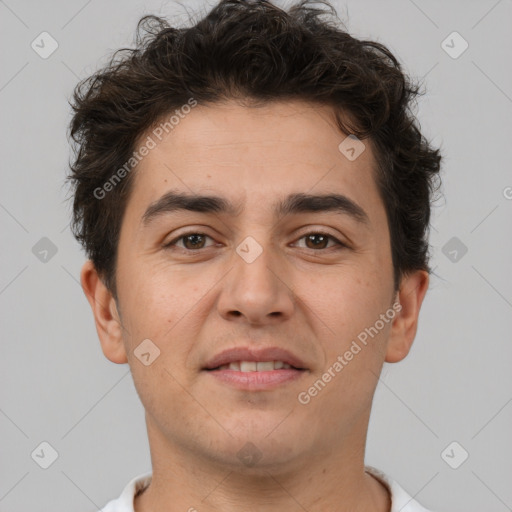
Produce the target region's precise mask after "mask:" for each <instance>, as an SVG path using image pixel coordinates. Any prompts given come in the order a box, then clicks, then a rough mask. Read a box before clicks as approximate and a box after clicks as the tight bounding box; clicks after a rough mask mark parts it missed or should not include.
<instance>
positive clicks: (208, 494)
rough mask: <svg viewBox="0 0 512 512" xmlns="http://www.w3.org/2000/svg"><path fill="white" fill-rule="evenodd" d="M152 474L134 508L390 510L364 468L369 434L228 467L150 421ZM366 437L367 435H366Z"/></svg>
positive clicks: (168, 511)
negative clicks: (276, 459) (332, 446)
mask: <svg viewBox="0 0 512 512" xmlns="http://www.w3.org/2000/svg"><path fill="white" fill-rule="evenodd" d="M148 435H149V439H150V446H151V459H152V466H153V477H152V481H151V484H150V485H149V487H148V488H147V490H145V491H144V492H143V493H142V494H140V495H139V496H138V497H136V498H135V500H134V506H135V512H154V511H155V510H158V511H160V512H178V511H179V512H183V511H189V512H195V511H196V512H221V511H222V512H235V511H236V512H238V511H240V510H249V509H250V510H258V511H261V512H277V511H279V512H288V511H290V512H291V511H296V510H307V511H308V512H320V511H325V510H336V511H337V512H363V511H365V512H368V511H369V510H371V511H372V512H389V511H390V509H391V500H390V496H389V492H388V490H387V488H386V487H385V486H384V484H383V483H381V482H379V481H378V480H377V479H376V478H374V477H373V476H371V475H369V474H367V473H365V470H364V446H365V441H366V440H365V438H363V439H354V438H353V436H350V435H349V436H347V437H346V438H345V443H344V445H342V446H340V447H337V450H330V451H329V453H316V454H315V455H314V456H312V455H311V454H307V456H304V457H303V458H300V457H298V458H294V459H293V460H292V461H289V463H283V464H279V465H278V466H276V465H272V466H263V465H261V464H258V469H255V467H252V468H247V467H243V468H240V467H234V466H233V467H227V466H226V465H223V464H219V462H217V461H212V460H211V459H206V458H201V460H199V459H200V458H199V457H193V458H191V456H190V451H183V450H182V449H180V447H178V446H172V447H169V445H168V441H167V440H166V439H164V437H163V436H162V435H161V433H160V432H158V431H157V430H155V429H153V428H151V425H150V424H149V423H148ZM363 437H364V436H363Z"/></svg>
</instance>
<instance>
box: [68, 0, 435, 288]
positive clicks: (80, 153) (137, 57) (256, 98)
mask: <svg viewBox="0 0 512 512" xmlns="http://www.w3.org/2000/svg"><path fill="white" fill-rule="evenodd" d="M312 3H316V4H321V7H318V6H316V7H314V6H313V5H311V4H312ZM135 45H136V48H134V49H128V48H123V49H120V50H118V51H117V52H115V53H114V55H113V56H112V58H111V59H110V62H109V64H108V65H107V66H105V67H104V68H103V69H101V70H99V71H97V72H96V73H94V74H93V75H92V76H90V77H88V78H86V79H85V80H83V81H81V82H80V83H79V84H78V85H77V86H76V88H75V90H74V93H73V98H72V101H71V102H70V105H71V107H72V109H73V117H72V121H71V123H70V135H71V138H72V139H73V140H72V145H73V149H74V154H73V157H74V159H73V161H72V162H71V163H70V169H71V173H70V174H69V175H68V176H67V180H68V181H70V182H71V184H72V190H73V196H74V197H73V219H72V223H71V229H72V232H73V235H74V236H75V238H76V239H77V240H78V241H79V242H80V243H81V244H82V246H83V247H84V249H85V251H86V254H87V256H88V257H89V258H90V259H91V260H92V262H93V264H94V266H95V268H96V270H97V272H98V274H99V275H100V277H101V278H102V280H103V282H104V283H105V285H106V286H107V287H108V289H109V290H110V291H111V292H112V293H113V296H114V297H116V298H117V295H116V286H115V271H116V258H117V246H118V241H119V234H120V229H121V223H122V219H123V214H124V210H125V208H126V203H127V198H128V197H129V194H130V191H131V188H132V187H131V185H132V182H133V175H134V173H129V172H128V170H129V169H128V170H127V171H126V172H123V173H122V176H123V179H122V180H119V183H115V186H112V187H109V193H108V194H105V193H102V194H98V192H97V191H98V190H103V189H102V188H101V187H103V185H104V184H105V183H107V182H108V180H109V179H111V177H112V176H114V175H115V173H116V171H119V170H121V168H124V169H125V170H126V162H128V161H131V160H130V159H132V160H133V155H134V149H135V148H136V147H137V143H138V142H139V140H140V137H141V136H143V135H144V134H145V133H146V131H147V130H148V129H149V128H151V127H153V126H155V125H156V123H157V122H159V121H160V120H162V119H163V118H164V117H165V116H166V115H169V114H170V113H171V112H172V111H174V110H175V109H179V108H180V107H182V106H183V105H185V104H187V103H188V102H189V101H190V98H194V101H196V102H197V103H198V104H215V103H220V102H223V101H227V100H230V99H238V100H241V101H248V100H250V101H251V102H253V103H256V104H257V103H259V104H264V103H266V102H272V101H286V100H305V101H308V102H316V103H317V104H322V105H327V106H329V107H332V109H333V111H334V113H335V118H336V122H337V125H338V127H339V129H340V130H341V132H343V133H345V134H353V135H355V136H357V137H358V138H359V139H365V138H368V139H369V140H370V141H371V142H372V147H373V148H374V151H375V156H376V161H377V167H378V168H377V169H375V180H376V183H377V186H378V189H379V193H380V195H381V198H382V200H383V203H384V206H385V210H386V215H387V220H388V225H389V230H390V242H391V253H392V261H393V268H394V278H395V286H396V287H397V288H398V286H399V282H400V279H401V277H402V276H403V275H406V274H407V273H409V272H411V271H414V270H417V269H423V270H427V271H429V267H428V249H429V245H428V231H429V221H430V209H431V202H432V196H433V193H434V191H435V190H436V189H437V183H438V180H439V170H440V162H441V156H440V151H439V149H435V148H433V147H432V146H431V145H430V143H429V142H428V141H427V140H426V138H425V137H424V135H422V133H421V132H420V127H419V124H418V122H417V120H416V118H415V116H414V114H413V112H412V108H411V107H412V104H413V100H414V99H415V98H416V97H417V96H418V95H420V94H423V93H422V92H421V91H420V87H419V86H418V85H417V84H416V83H414V82H413V81H412V80H411V78H410V77H408V76H407V75H406V74H405V73H404V72H403V71H402V67H401V65H400V64H399V62H398V60H397V58H396V57H395V56H394V55H393V54H392V53H391V52H390V51H389V49H388V48H386V47H385V46H384V45H382V44H381V43H378V42H375V41H367V40H359V39H356V38H354V37H352V36H351V35H349V34H348V32H347V31H346V30H345V28H344V26H343V24H342V23H341V21H340V20H339V18H338V16H337V14H336V11H335V10H334V8H333V7H332V6H331V5H330V4H329V2H328V1H321V2H311V1H310V0H302V1H300V2H299V3H297V4H295V5H293V6H291V7H290V8H289V9H288V10H287V11H285V10H283V9H281V8H278V7H277V6H275V5H273V4H272V3H271V2H270V1H268V0H260V1H247V0H221V1H220V2H219V3H218V4H217V5H216V6H215V7H213V8H212V9H211V10H210V12H209V13H207V14H206V15H205V16H204V17H203V18H201V19H199V20H198V21H197V23H195V24H194V22H192V25H191V26H187V27H185V28H175V27H172V26H170V25H169V22H168V21H166V20H165V19H163V18H161V17H157V16H144V17H143V18H142V19H141V20H140V21H139V23H138V26H137V32H136V38H135ZM123 166H124V167H123ZM133 167H135V165H133ZM98 196H100V197H98Z"/></svg>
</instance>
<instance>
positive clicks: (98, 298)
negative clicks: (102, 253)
mask: <svg viewBox="0 0 512 512" xmlns="http://www.w3.org/2000/svg"><path fill="white" fill-rule="evenodd" d="M80 282H81V284H82V289H83V291H84V293H85V296H86V297H87V300H88V301H89V304H90V305H91V309H92V312H93V314H94V321H95V322H96V331H97V333H98V338H99V339H100V343H101V348H102V350H103V353H104V354H105V357H106V358H107V359H110V361H112V362H113V363H117V364H123V363H127V362H128V359H127V357H126V352H125V348H124V344H123V338H122V326H121V320H120V317H119V313H118V311H117V305H116V301H115V299H114V297H113V295H112V293H111V292H110V291H109V290H108V288H107V287H106V286H105V285H104V284H103V282H102V280H101V279H100V277H99V275H98V273H97V271H96V268H95V267H94V265H93V263H92V261H91V260H87V262H86V263H85V264H84V265H83V267H82V271H81V273H80Z"/></svg>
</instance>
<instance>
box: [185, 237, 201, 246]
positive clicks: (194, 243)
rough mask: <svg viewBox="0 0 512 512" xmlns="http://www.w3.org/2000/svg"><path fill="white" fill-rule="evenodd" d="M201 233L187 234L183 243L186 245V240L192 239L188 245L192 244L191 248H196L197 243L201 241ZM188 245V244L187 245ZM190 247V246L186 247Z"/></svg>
mask: <svg viewBox="0 0 512 512" xmlns="http://www.w3.org/2000/svg"><path fill="white" fill-rule="evenodd" d="M201 239H202V235H188V236H187V237H186V238H185V240H186V241H185V245H187V243H188V242H190V241H192V243H191V244H190V245H192V249H197V245H198V243H199V244H200V243H201ZM187 247H188V246H187ZM188 248H190V247H188Z"/></svg>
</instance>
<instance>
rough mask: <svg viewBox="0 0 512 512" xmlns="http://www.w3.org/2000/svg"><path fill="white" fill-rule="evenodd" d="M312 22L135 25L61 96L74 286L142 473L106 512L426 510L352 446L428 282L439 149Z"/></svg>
mask: <svg viewBox="0 0 512 512" xmlns="http://www.w3.org/2000/svg"><path fill="white" fill-rule="evenodd" d="M326 5H327V6H328V4H326ZM322 12H323V11H322V10H320V9H318V8H313V7H312V6H311V5H309V3H308V2H302V3H301V4H298V5H296V6H294V7H292V8H290V9H289V10H288V11H287V12H285V11H283V10H281V9H279V8H278V7H276V6H274V5H272V4H271V3H269V2H267V1H260V2H248V1H244V0H224V1H221V2H220V3H219V4H218V5H217V6H215V7H214V8H213V9H212V10H211V12H210V13H209V14H207V15H206V16H205V17H204V18H203V19H202V20H199V21H198V22H197V23H196V24H195V25H194V26H192V27H190V28H182V29H176V28H172V27H170V26H168V25H167V24H166V22H165V21H164V20H162V19H159V18H156V17H146V18H144V19H143V20H141V23H140V27H139V28H140V29H141V31H142V29H145V30H146V33H145V36H144V37H143V36H141V37H139V39H138V40H137V48H136V49H135V50H131V51H125V52H126V53H125V55H121V56H120V57H116V58H115V59H113V61H112V62H111V64H110V65H109V66H107V68H106V69H104V70H102V71H100V72H99V73H97V74H95V75H93V76H92V77H90V78H89V79H87V80H86V81H84V82H83V83H82V84H80V85H79V86H78V87H77V90H76V91H75V95H74V102H73V108H74V111H75V113H74V117H73V120H72V124H71V135H72V136H73V138H74V140H75V142H76V143H77V146H78V151H77V152H76V157H75V159H74V161H73V163H72V166H71V168H72V173H71V175H70V177H69V178H70V180H71V182H72V184H73V186H74V224H73V229H74V233H75V236H76V237H77V239H78V240H79V241H80V242H81V243H82V244H83V245H84V247H85V249H86V251H87V255H88V257H89V258H90V259H89V260H88V261H87V262H86V263H85V265H84V266H83V269H82V273H81V282H82V286H83V289H84V291H85V293H86V295H87V298H88V300H89V303H90V305H91V308H92V310H93V313H94V318H95V322H96V327H97V332H98V336H99V339H100V342H101V346H102V349H103V352H104V354H105V356H106V357H107V358H108V359H109V360H111V361H113V362H114V363H118V364H124V363H128V364H129V365H130V369H131V371H132V375H133V379H134V383H135V386H136V389H137V392H138V394H139V397H140V399H141V401H142V403H143V405H144V407H145V411H146V424H147V431H148V438H149V444H150V450H151V459H152V468H153V471H152V473H150V474H145V475H139V476H137V477H136V478H134V479H133V480H132V481H131V482H129V484H128V485H127V486H126V488H125V489H124V491H123V493H122V495H121V496H120V498H119V499H117V500H113V501H111V502H110V503H109V504H107V505H106V507H105V508H104V509H103V510H104V512H128V511H136V512H149V511H159V512H175V511H187V510H188V511H190V512H192V511H195V510H197V511H199V512H207V511H223V512H231V511H240V510H254V511H264V512H267V511H268V512H271V511H277V510H279V511H280V512H282V511H298V510H306V511H309V512H317V511H322V512H325V511H336V512H349V511H350V512H358V511H361V512H362V511H366V512H368V511H374V512H389V511H392V512H398V511H399V510H400V511H402V512H413V511H414V512H418V511H425V510H426V509H424V508H423V507H421V506H420V505H419V504H418V503H417V502H416V501H415V500H413V499H412V498H411V497H410V496H408V495H407V493H406V492H405V491H404V490H403V489H402V488H401V487H400V486H399V485H398V484H397V483H396V482H395V481H393V480H392V479H391V478H390V477H388V476H387V475H385V474H384V473H382V472H381V471H379V470H377V469H375V468H372V467H369V466H365V465H364V453H365V443H366V435H367V429H368V422H369V417H370V410H371V405H372V399H373V395H374V392H375V388H376V385H377V382H378V376H379V374H380V372H381V369H382V365H383V363H384V362H385V361H386V362H389V363H393V362H398V361H400V360H402V359H403V358H404V357H406V355H407V353H408V352H409V349H410V347H411V345H412V343H413V339H414V336H415V333H416V329H417V323H418V314H419V310H420V307H421V303H422V300H423V298H424V295H425V293H426V290H427V288H428V275H429V268H428V261H427V252H428V243H427V238H426V237H427V232H428V223H429V216H430V201H431V192H432V190H433V187H434V185H435V182H436V179H437V176H438V171H439V167H440V159H441V157H440V155H439V152H438V150H435V149H433V148H431V147H430V145H429V144H428V142H427V141H426V140H425V139H424V137H423V136H422V135H421V133H420V132H419V130H418V128H417V125H416V123H415V121H414V119H413V118H412V117H411V114H410V110H409V105H410V102H411V100H412V99H413V98H414V97H415V95H416V94H417V93H418V90H417V89H416V88H415V86H413V85H412V84H411V83H410V81H409V80H408V79H407V77H405V76H404V75H403V73H402V71H401V69H400V66H399V64H398V62H397V61H396V59H395V58H394V56H393V55H392V54H391V53H390V52H389V51H388V50H387V49H386V48H385V47H384V46H382V45H380V44H378V43H374V42H369V41H366V42H362V41H359V40H357V39H354V38H352V37H351V36H350V35H349V34H347V33H346V32H345V31H343V30H342V29H341V28H340V27H339V26H337V25H335V23H332V22H331V21H332V20H326V19H325V18H323V17H322V16H321V15H322ZM324 14H325V12H324ZM139 34H140V32H139Z"/></svg>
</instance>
